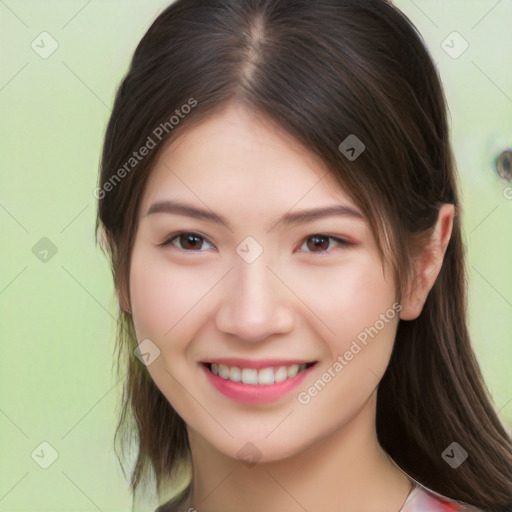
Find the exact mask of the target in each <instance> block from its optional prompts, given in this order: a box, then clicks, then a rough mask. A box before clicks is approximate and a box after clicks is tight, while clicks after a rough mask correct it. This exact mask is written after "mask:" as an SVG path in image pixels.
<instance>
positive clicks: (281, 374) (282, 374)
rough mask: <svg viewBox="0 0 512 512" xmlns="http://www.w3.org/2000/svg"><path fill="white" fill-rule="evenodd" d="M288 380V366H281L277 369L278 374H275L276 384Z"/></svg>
mask: <svg viewBox="0 0 512 512" xmlns="http://www.w3.org/2000/svg"><path fill="white" fill-rule="evenodd" d="M287 378H288V372H287V371H286V366H280V367H279V368H278V369H277V372H275V374H274V380H275V381H276V382H283V380H286V379H287Z"/></svg>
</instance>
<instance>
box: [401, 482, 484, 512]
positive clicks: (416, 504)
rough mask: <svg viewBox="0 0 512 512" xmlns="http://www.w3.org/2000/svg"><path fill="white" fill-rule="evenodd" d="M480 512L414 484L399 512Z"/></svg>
mask: <svg viewBox="0 0 512 512" xmlns="http://www.w3.org/2000/svg"><path fill="white" fill-rule="evenodd" d="M466 511H467V512H470V511H471V512H481V511H479V509H477V508H475V507H472V506H470V505H466V504H464V503H460V502H456V501H453V500H451V499H449V498H446V497H444V496H441V495H440V494H438V493H436V492H434V491H432V490H430V489H428V488H427V487H424V486H422V485H420V484H418V483H416V484H415V486H414V487H413V489H412V490H411V492H410V493H409V495H408V496H407V499H406V500H405V502H404V504H403V506H402V508H401V509H400V511H399V512H466Z"/></svg>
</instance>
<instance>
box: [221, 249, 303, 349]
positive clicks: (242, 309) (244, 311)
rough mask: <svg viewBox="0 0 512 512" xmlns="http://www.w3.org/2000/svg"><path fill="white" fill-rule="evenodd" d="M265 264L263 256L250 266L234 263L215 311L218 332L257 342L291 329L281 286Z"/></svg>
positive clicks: (240, 259)
mask: <svg viewBox="0 0 512 512" xmlns="http://www.w3.org/2000/svg"><path fill="white" fill-rule="evenodd" d="M268 265H269V262H268V260H267V258H266V257H265V254H264V253H263V254H262V255H260V256H259V257H258V258H257V259H256V260H255V261H252V262H250V263H249V262H247V261H245V260H244V259H243V258H242V257H240V258H239V259H238V260H237V261H236V263H235V268H234V269H233V271H232V272H230V274H231V276H230V279H229V283H228V284H227V289H226V292H225V294H224V297H223V302H222V305H221V307H220V308H219V311H218V316H217V325H218V327H219V328H220V329H221V330H223V331H224V332H227V333H230V334H233V335H235V336H237V337H238V338H240V339H244V340H246V341H260V340H262V339H265V338H266V337H268V336H271V335H273V334H278V333H284V332H288V331H289V330H290V329H291V328H292V325H293V315H292V311H291V308H290V306H291V305H290V303H289V301H288V299H287V296H286V291H285V287H284V285H283V284H282V283H281V282H280V281H279V279H277V278H276V276H275V275H274V273H273V272H272V271H270V269H269V268H268Z"/></svg>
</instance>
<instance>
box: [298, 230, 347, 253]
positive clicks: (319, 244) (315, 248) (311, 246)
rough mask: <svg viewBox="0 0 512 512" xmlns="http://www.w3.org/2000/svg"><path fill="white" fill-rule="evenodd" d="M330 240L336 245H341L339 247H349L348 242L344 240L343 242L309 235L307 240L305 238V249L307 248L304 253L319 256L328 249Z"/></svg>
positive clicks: (332, 238)
mask: <svg viewBox="0 0 512 512" xmlns="http://www.w3.org/2000/svg"><path fill="white" fill-rule="evenodd" d="M332 240H334V242H336V243H337V244H338V245H341V246H348V245H351V244H350V242H347V241H346V240H343V239H342V238H337V237H333V236H327V235H321V234H317V235H311V236H309V237H308V238H306V241H305V244H306V245H307V248H308V251H306V252H312V253H320V254H321V253H324V252H326V251H327V250H328V249H329V247H330V245H331V241H332Z"/></svg>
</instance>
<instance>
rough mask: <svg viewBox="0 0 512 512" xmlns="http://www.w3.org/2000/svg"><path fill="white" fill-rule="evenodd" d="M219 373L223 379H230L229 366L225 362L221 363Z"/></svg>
mask: <svg viewBox="0 0 512 512" xmlns="http://www.w3.org/2000/svg"><path fill="white" fill-rule="evenodd" d="M219 375H220V376H221V377H222V378H223V379H229V366H226V365H225V364H219Z"/></svg>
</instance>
